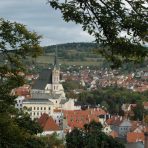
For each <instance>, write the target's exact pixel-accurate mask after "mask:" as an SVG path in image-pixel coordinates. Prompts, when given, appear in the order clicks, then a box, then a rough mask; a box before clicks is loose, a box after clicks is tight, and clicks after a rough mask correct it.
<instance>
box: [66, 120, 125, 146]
mask: <svg viewBox="0 0 148 148" xmlns="http://www.w3.org/2000/svg"><path fill="white" fill-rule="evenodd" d="M66 147H67V148H124V145H123V144H122V143H120V142H118V141H117V140H115V139H113V138H112V137H111V136H107V135H106V134H105V133H103V132H102V125H101V124H100V123H97V122H95V121H92V122H91V123H89V124H85V125H84V129H77V128H75V129H73V130H72V131H71V132H70V133H68V134H67V135H66Z"/></svg>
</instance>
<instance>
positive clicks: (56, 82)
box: [52, 47, 60, 92]
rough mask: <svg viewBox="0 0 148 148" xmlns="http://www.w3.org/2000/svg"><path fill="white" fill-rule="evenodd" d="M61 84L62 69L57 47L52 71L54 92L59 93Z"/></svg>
mask: <svg viewBox="0 0 148 148" xmlns="http://www.w3.org/2000/svg"><path fill="white" fill-rule="evenodd" d="M59 84H60V67H59V63H58V58H57V47H56V49H55V57H54V66H53V70H52V86H53V88H52V90H53V92H56V91H59Z"/></svg>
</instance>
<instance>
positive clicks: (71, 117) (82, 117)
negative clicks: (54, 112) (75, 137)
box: [63, 108, 106, 129]
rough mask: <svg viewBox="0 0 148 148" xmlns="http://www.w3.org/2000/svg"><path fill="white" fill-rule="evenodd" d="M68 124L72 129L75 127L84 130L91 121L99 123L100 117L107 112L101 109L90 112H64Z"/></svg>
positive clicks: (89, 110)
mask: <svg viewBox="0 0 148 148" xmlns="http://www.w3.org/2000/svg"><path fill="white" fill-rule="evenodd" d="M63 113H64V118H65V119H66V120H67V124H68V126H69V127H71V128H72V129H73V128H74V127H77V128H83V126H84V125H85V124H87V123H90V122H91V121H93V120H94V121H96V122H99V117H98V116H99V115H102V114H103V115H104V114H106V112H105V111H104V110H102V109H100V108H97V109H88V110H75V111H63Z"/></svg>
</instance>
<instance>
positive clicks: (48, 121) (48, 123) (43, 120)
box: [38, 113, 62, 135]
mask: <svg viewBox="0 0 148 148" xmlns="http://www.w3.org/2000/svg"><path fill="white" fill-rule="evenodd" d="M38 123H39V124H40V126H41V127H42V128H43V132H42V133H41V135H51V134H53V133H54V132H56V133H57V134H58V135H60V134H61V132H62V130H61V129H60V127H59V126H58V125H57V124H56V123H55V121H54V120H53V118H52V117H51V116H48V114H45V113H44V114H42V115H41V117H40V118H39V119H38Z"/></svg>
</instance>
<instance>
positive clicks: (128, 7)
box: [48, 0, 148, 66]
mask: <svg viewBox="0 0 148 148" xmlns="http://www.w3.org/2000/svg"><path fill="white" fill-rule="evenodd" d="M48 2H49V3H50V5H51V6H52V7H53V8H54V9H58V10H60V11H61V13H62V15H63V19H64V20H65V21H66V22H69V21H73V22H75V23H77V24H81V25H82V28H83V30H84V31H87V32H88V33H89V34H90V35H93V36H94V37H95V41H96V42H97V43H98V46H99V47H100V48H101V49H99V52H100V53H101V54H102V55H103V56H105V57H106V59H108V60H109V61H111V62H113V63H114V66H120V65H121V63H122V62H128V61H134V62H139V61H142V60H143V59H144V57H146V56H147V55H148V50H147V48H146V47H145V46H144V44H145V43H147V41H148V37H147V35H148V19H147V14H148V12H147V4H148V2H147V0H65V2H63V1H60V0H48Z"/></svg>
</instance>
